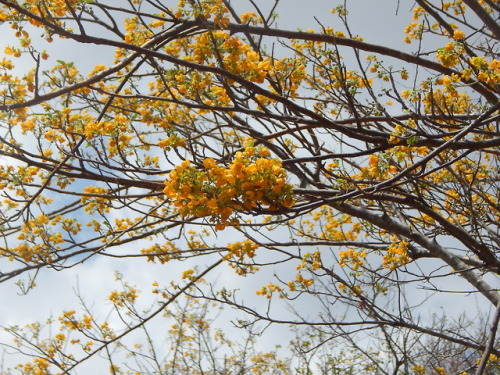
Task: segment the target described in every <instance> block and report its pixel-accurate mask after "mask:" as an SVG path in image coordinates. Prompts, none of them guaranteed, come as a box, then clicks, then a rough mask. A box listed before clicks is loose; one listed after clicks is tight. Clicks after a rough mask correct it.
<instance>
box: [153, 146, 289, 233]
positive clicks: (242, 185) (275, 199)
mask: <svg viewBox="0 0 500 375" xmlns="http://www.w3.org/2000/svg"><path fill="white" fill-rule="evenodd" d="M268 156H269V151H268V150H267V149H265V148H262V147H260V148H256V147H250V146H249V147H246V148H245V150H244V151H243V152H237V153H236V155H235V159H234V160H233V161H232V163H231V164H230V165H229V166H228V167H225V166H220V165H217V164H216V162H215V160H214V159H212V158H207V159H205V161H204V162H203V166H204V170H199V169H197V168H195V167H193V166H191V163H190V161H189V160H185V161H183V162H182V163H181V164H180V165H178V166H177V167H176V168H175V169H174V170H172V171H171V172H170V174H169V177H170V178H169V179H168V180H167V181H165V188H164V189H163V192H164V193H165V195H166V196H167V197H168V198H170V199H172V201H173V204H174V205H175V207H177V209H178V212H179V213H180V214H181V215H182V216H184V217H186V216H196V217H205V216H210V217H211V221H212V222H215V223H216V226H215V229H217V230H222V229H224V228H225V227H227V226H229V225H232V226H237V225H238V224H239V221H238V219H237V218H236V217H234V214H235V212H236V211H243V212H248V211H251V210H253V209H255V208H264V207H265V206H267V208H268V209H269V210H271V211H273V210H277V209H278V208H279V207H291V206H292V205H293V204H294V200H293V195H292V186H291V185H289V184H287V183H286V171H285V170H284V169H283V167H282V165H281V162H280V161H279V160H277V159H269V158H268Z"/></svg>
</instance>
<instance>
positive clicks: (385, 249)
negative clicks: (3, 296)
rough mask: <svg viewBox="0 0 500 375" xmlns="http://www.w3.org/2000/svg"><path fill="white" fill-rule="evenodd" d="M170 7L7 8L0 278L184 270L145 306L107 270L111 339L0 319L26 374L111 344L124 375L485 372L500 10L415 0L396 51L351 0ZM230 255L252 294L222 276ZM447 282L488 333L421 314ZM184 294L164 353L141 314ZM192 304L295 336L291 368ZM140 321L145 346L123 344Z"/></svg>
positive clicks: (198, 0) (81, 328) (77, 328)
mask: <svg viewBox="0 0 500 375" xmlns="http://www.w3.org/2000/svg"><path fill="white" fill-rule="evenodd" d="M165 3H166V2H163V1H157V0H127V1H122V2H119V3H116V2H111V1H104V0H102V1H93V0H90V1H89V0H24V1H19V0H0V4H2V7H1V8H0V20H1V22H2V23H1V25H0V30H1V32H2V35H8V37H7V39H6V40H5V41H4V43H6V45H5V48H4V50H3V52H4V56H3V58H2V60H1V64H0V65H1V66H0V69H1V73H0V74H1V89H0V90H1V93H2V97H3V100H2V103H0V110H1V112H0V116H1V118H0V126H1V129H2V130H1V131H2V133H1V134H0V155H1V157H2V158H3V165H2V166H1V171H0V181H1V182H0V186H1V187H2V192H1V193H0V194H1V195H2V201H1V212H0V215H1V216H0V217H1V233H2V240H3V241H2V243H3V244H2V245H1V247H0V252H1V256H2V272H1V273H0V281H1V282H2V283H4V284H6V283H8V282H9V281H10V280H17V281H18V284H19V285H20V287H21V288H22V291H23V292H25V293H28V292H29V291H30V289H32V288H33V287H34V285H35V278H36V276H37V275H39V274H40V273H46V272H51V271H64V270H66V269H69V268H73V267H79V266H80V265H81V264H82V263H83V262H88V261H92V260H93V259H96V258H99V257H114V258H119V259H127V261H128V262H138V263H140V264H141V266H142V267H147V264H148V263H147V262H156V263H161V264H165V267H166V269H170V268H169V267H177V268H178V267H179V264H182V263H180V262H182V261H186V260H188V261H191V262H194V263H195V264H196V265H197V267H194V268H191V267H190V266H189V267H186V269H185V270H184V272H183V274H182V279H180V280H173V281H172V282H171V283H170V284H169V282H170V280H168V281H162V280H160V283H161V282H164V285H155V288H154V290H153V292H154V294H155V295H157V296H158V300H157V301H156V302H155V303H154V304H153V305H152V306H151V308H150V309H148V310H145V311H143V310H141V309H139V308H137V307H136V305H135V303H136V301H137V298H138V292H137V290H136V289H135V288H134V287H132V286H130V285H129V284H128V283H127V282H125V281H123V279H122V278H121V276H119V279H120V280H122V282H123V289H121V290H120V291H113V292H111V294H110V297H109V299H110V300H111V301H112V302H113V304H114V309H115V310H114V311H115V313H116V315H115V320H116V321H119V322H120V321H121V324H122V325H121V327H120V328H119V329H115V328H113V327H112V325H113V324H112V323H110V321H109V320H102V321H98V319H97V317H95V316H93V313H92V309H91V308H90V307H88V304H86V303H83V302H82V311H81V312H76V311H66V312H63V313H62V315H61V316H60V317H59V318H58V319H54V320H51V321H50V323H49V324H48V325H49V326H53V328H52V329H51V332H52V333H49V336H48V338H46V339H42V334H41V329H42V326H43V325H41V324H38V323H33V324H32V325H29V326H27V327H26V328H18V327H10V328H9V332H11V333H12V334H13V335H14V336H15V337H16V343H15V344H13V346H11V348H14V347H17V348H18V350H19V352H20V353H23V354H24V355H27V356H31V357H33V358H32V359H29V362H27V363H25V364H23V365H20V367H18V371H19V372H20V373H23V374H48V373H64V374H73V373H74V371H75V369H78V368H79V367H80V366H82V365H85V363H87V362H90V361H92V360H93V359H94V358H95V357H97V355H99V354H102V355H104V356H105V357H107V358H108V361H109V364H110V371H111V373H116V374H118V373H140V374H143V373H144V374H160V373H161V374H163V373H169V374H170V373H193V374H198V373H200V374H201V373H211V374H212V373H213V374H215V373H217V374H223V373H224V374H225V373H244V372H249V371H254V372H256V373H262V374H264V373H266V374H267V373H273V372H272V371H276V372H274V373H279V372H280V371H281V373H286V371H289V372H291V373H293V372H294V373H304V374H306V373H314V372H315V371H316V372H318V373H324V374H337V373H339V374H347V373H357V374H360V373H367V374H368V373H369V374H389V373H391V374H396V373H402V374H424V373H426V374H429V373H436V374H445V373H447V372H449V373H452V372H463V373H474V372H475V373H476V374H481V373H491V374H493V373H498V371H499V369H498V363H497V362H498V361H497V357H496V356H499V355H500V349H498V346H496V344H495V343H496V342H497V341H496V338H495V332H496V327H497V324H498V314H499V309H500V297H499V294H498V292H497V290H496V289H495V288H494V287H492V286H491V285H495V284H494V283H495V282H496V281H498V274H499V272H500V271H499V270H500V259H499V254H500V248H499V247H500V225H499V223H500V202H499V199H500V188H499V165H500V153H499V149H498V146H500V129H499V123H498V120H499V107H500V104H499V84H500V60H499V59H498V41H499V39H500V27H499V26H498V23H497V20H498V19H497V16H498V11H499V3H498V0H484V1H478V0H454V1H450V2H439V1H426V0H416V2H415V3H416V4H415V7H414V8H413V9H412V14H413V20H411V22H410V23H409V25H408V27H407V28H406V29H405V30H404V32H405V37H404V38H405V42H407V43H408V46H407V47H406V48H405V47H402V46H393V48H391V46H383V45H380V44H378V43H375V44H374V43H373V40H371V39H370V38H368V39H367V40H366V41H365V40H364V39H363V38H362V37H360V36H358V35H356V34H355V33H354V31H351V30H353V29H352V27H353V23H352V20H351V19H350V18H349V12H348V8H347V7H346V5H339V6H337V7H336V8H334V9H333V10H332V13H333V14H332V15H329V16H328V17H327V16H324V18H323V19H321V18H318V19H317V27H316V29H315V30H312V29H311V30H307V31H300V30H299V31H296V30H293V29H281V28H279V27H278V21H277V20H278V19H277V14H276V12H278V11H279V10H280V6H281V5H280V3H279V1H278V0H276V1H275V2H274V3H273V4H269V3H265V4H262V5H261V6H259V5H258V4H257V3H256V2H254V1H252V0H250V1H248V2H230V1H229V0H180V1H179V3H178V4H177V5H176V4H173V3H172V4H170V3H169V4H165ZM399 5H400V6H401V7H403V6H406V5H403V4H398V6H399ZM284 6H285V5H284ZM381 12H382V10H381ZM390 12H392V13H391V14H390V16H394V10H391V11H390ZM334 17H335V18H334ZM378 17H385V15H384V16H383V15H382V14H381V15H378ZM334 19H335V21H333V20H334ZM354 21H355V20H354ZM326 22H328V23H326ZM332 25H334V26H335V28H333V27H332ZM61 48H70V49H72V50H77V49H88V51H89V53H90V54H92V53H93V52H92V51H93V50H94V49H95V50H96V51H99V52H98V53H96V55H95V56H93V57H94V58H97V59H101V58H102V59H103V60H102V62H103V63H99V64H98V65H95V66H92V68H91V70H90V71H89V72H87V71H86V69H88V66H85V64H78V62H75V61H66V60H60V59H58V58H57V54H58V53H61ZM406 51H407V52H406ZM101 53H102V55H101ZM53 55H54V56H55V57H53ZM109 58H111V60H112V62H106V61H109ZM106 59H108V60H106ZM228 238H229V239H230V240H229V242H228ZM146 261H147V262H146ZM227 266H229V267H231V269H232V270H233V271H234V274H235V275H237V276H238V277H241V278H246V279H248V280H258V282H259V285H257V286H255V283H254V281H251V282H250V281H249V282H248V284H247V285H248V286H250V287H251V288H253V290H254V291H256V293H257V294H258V295H259V296H260V297H261V299H263V300H265V301H266V304H265V306H262V304H261V306H260V307H259V306H258V305H256V304H252V303H247V302H245V298H242V297H241V293H238V291H236V290H234V288H231V287H230V286H229V285H222V286H217V284H214V282H213V281H214V277H213V276H212V275H214V274H217V273H221V272H228V269H227ZM267 269H269V270H270V272H271V273H266V270H267ZM271 274H272V275H271ZM6 285H7V284H6ZM422 289H424V290H427V291H429V293H422ZM430 291H432V292H434V293H430ZM447 295H454V296H457V298H459V297H458V296H464V298H465V297H467V296H468V297H467V298H469V299H467V300H465V301H469V300H470V298H471V297H470V296H471V295H475V296H478V297H477V300H478V301H479V304H480V305H481V306H480V310H482V311H483V313H487V312H488V311H491V312H492V315H491V317H490V323H485V322H484V321H483V324H473V321H474V320H475V316H474V315H473V313H472V308H471V306H470V304H467V306H464V311H463V312H464V314H465V315H464V316H465V318H464V316H462V317H459V316H458V315H457V316H452V314H451V312H446V313H445V314H444V316H441V315H440V314H439V313H438V312H435V311H434V312H435V313H436V314H435V315H434V316H435V317H434V320H432V319H428V318H426V314H425V312H426V311H428V310H425V309H428V308H429V307H427V306H432V305H431V303H432V302H433V301H435V300H436V298H437V299H439V298H442V297H443V296H447ZM28 298H29V295H28ZM182 301H187V302H186V303H188V305H187V307H185V308H180V311H181V313H179V314H181V315H182V316H184V315H186V313H187V312H189V311H190V309H191V308H192V309H193V313H192V317H190V318H189V319H187V318H186V320H181V321H179V322H178V323H176V324H177V327H178V328H179V325H182V324H185V325H187V326H188V329H187V330H188V331H189V330H194V331H196V332H197V334H192V335H189V334H188V333H186V331H183V330H182V329H180V328H179V329H178V330H176V329H174V328H173V330H174V331H173V332H172V331H171V332H170V334H171V338H172V337H174V338H175V337H177V341H175V340H174V341H175V342H176V343H177V344H176V345H177V346H176V345H172V350H174V352H175V351H176V350H182V352H183V353H184V354H185V353H188V354H185V355H186V357H183V358H184V361H183V363H182V364H180V362H179V361H177V362H176V361H174V363H172V362H171V361H170V359H168V360H165V361H163V362H162V360H161V359H160V358H158V357H157V354H155V353H158V352H157V351H156V350H157V349H154V348H155V346H154V345H155V344H153V340H150V335H149V333H148V332H151V331H150V330H151V328H147V327H148V324H150V322H151V321H153V320H154V319H153V318H155V317H156V316H161V315H162V314H163V313H164V312H165V311H170V310H168V309H170V308H171V306H172V305H174V304H182V303H183V302H182ZM202 301H207V302H206V303H208V301H209V302H210V303H215V304H222V305H225V306H229V307H231V308H234V309H236V310H237V311H240V312H243V313H244V314H245V316H246V318H244V319H240V320H238V321H237V322H236V324H237V325H238V326H240V327H246V328H249V329H251V330H250V336H249V340H250V341H248V343H251V342H252V340H254V339H255V334H256V332H255V331H254V329H257V328H255V327H258V323H259V322H261V323H262V322H264V323H269V324H283V325H291V326H292V327H295V329H297V340H294V341H293V343H292V346H291V350H292V352H290V353H291V354H290V356H291V357H293V358H294V361H296V365H288V367H287V366H285V363H287V362H286V361H285V362H284V360H283V359H279V358H278V354H276V353H275V352H269V353H267V354H263V355H261V356H257V357H255V358H257V359H256V360H255V361H253V360H250V362H247V361H248V360H249V358H250V357H248V356H247V354H248V353H250V352H251V351H252V350H253V349H251V346H252V345H251V344H248V345H249V346H248V345H247V346H246V347H245V346H244V343H243V344H241V345H243V346H242V348H243V349H241V350H239V351H238V350H236V349H235V350H236V351H233V354H234V353H239V354H238V355H236V354H234V355H233V356H231V357H230V359H229V360H226V362H224V360H223V359H222V357H217V356H216V355H215V353H217V351H216V350H212V349H210V348H213V347H214V346H213V345H215V346H217V345H219V344H221V347H224V348H225V349H222V352H223V353H228V352H227V350H229V351H230V349H228V348H231V347H234V346H232V345H233V344H230V345H229V344H228V343H229V342H231V343H233V342H234V340H232V339H231V340H229V339H225V338H223V337H224V335H223V332H219V333H218V336H216V338H215V339H214V338H213V336H210V334H209V333H208V331H207V330H205V328H204V327H205V326H204V323H203V322H207V321H209V320H210V319H211V318H210V317H207V316H206V314H205V312H206V311H207V310H206V309H207V308H205V310H203V308H201V307H191V306H192V304H194V305H195V306H208V305H205V304H204V302H202ZM283 304H286V305H287V306H289V307H290V308H291V309H293V310H292V311H294V314H292V315H293V317H292V315H285V314H284V313H283V310H280V309H277V307H279V306H281V305H283ZM305 304H308V306H315V312H314V314H312V313H311V311H310V310H308V309H304V306H305ZM198 308H200V309H201V310H197V309H198ZM203 311H205V312H203ZM198 312H200V314H201V315H199V316H198V315H196V314H197V313H198ZM202 312H203V313H202ZM167 315H168V313H167ZM446 315H450V316H449V317H448V318H446ZM176 316H178V315H176ZM197 316H198V317H197ZM176 319H177V318H176ZM302 327H305V328H306V330H305V331H303V330H301V328H302ZM148 329H149V331H148ZM140 330H143V333H144V334H143V336H141V338H140V339H139V341H140V345H143V346H145V347H148V348H149V352H143V351H141V350H140V346H139V347H138V348H137V350H135V349H130V347H128V346H127V344H126V340H127V337H135V336H134V334H135V333H136V332H138V331H140ZM226 334H227V333H226ZM71 337H75V338H71ZM210 340H215V341H212V342H211V343H210ZM225 340H227V341H225ZM194 343H196V344H197V345H198V346H196V345H194ZM217 343H219V344H217ZM226 344H228V346H224V345H226ZM8 345H11V344H8ZM16 345H17V346H16ZM210 345H212V346H210ZM431 347H432V348H434V349H433V350H429V348H431ZM112 348H115V349H112ZM120 348H121V349H123V351H122V352H120ZM340 348H342V350H341V349H340ZM114 350H117V351H118V352H116V351H114ZM124 352H128V353H129V354H131V355H132V357H133V358H134V360H136V361H137V366H132V365H130V363H132V362H133V361H131V360H130V359H127V358H126V357H124V356H123V355H122V354H123V353H124ZM424 352H425V353H427V354H425V355H424ZM119 353H122V354H119ZM148 353H149V354H148ZM189 353H190V354H189ZM211 353H214V355H213V356H211V355H210V354H211ZM321 353H323V354H321ZM228 355H229V354H228ZM238 356H241V358H239V357H238ZM171 358H180V357H178V356H176V355H175V354H174V355H173V357H171ZM238 358H239V359H238ZM169 361H170V362H169ZM252 361H253V362H252ZM315 362H317V363H319V365H318V366H317V367H315V365H314V363H315ZM249 363H250V364H249ZM292 363H295V362H293V361H292ZM194 364H197V365H196V366H198V367H196V366H195V365H194ZM224 364H226V365H227V366H226V367H224V366H225V365H224ZM127 366H128V369H127ZM183 366H184V367H183ZM259 366H260V367H259ZM293 366H296V367H295V368H294V367H293ZM189 371H191V372H189ZM259 371H260V372H259ZM6 373H9V372H6Z"/></svg>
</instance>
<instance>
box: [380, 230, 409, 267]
mask: <svg viewBox="0 0 500 375" xmlns="http://www.w3.org/2000/svg"><path fill="white" fill-rule="evenodd" d="M391 241H392V243H391V245H389V247H388V248H387V253H386V254H385V255H384V257H383V262H382V267H384V268H388V269H390V270H391V271H393V270H395V269H396V268H398V267H401V266H404V265H405V264H408V263H409V262H410V257H409V256H408V253H407V251H406V249H407V248H408V245H409V243H408V242H407V241H403V240H399V239H398V238H397V237H396V236H393V237H391Z"/></svg>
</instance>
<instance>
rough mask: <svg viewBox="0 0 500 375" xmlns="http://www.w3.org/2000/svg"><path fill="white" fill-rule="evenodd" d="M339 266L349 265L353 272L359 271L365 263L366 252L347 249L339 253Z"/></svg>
mask: <svg viewBox="0 0 500 375" xmlns="http://www.w3.org/2000/svg"><path fill="white" fill-rule="evenodd" d="M339 258H340V259H339V265H340V266H341V267H345V266H347V265H349V266H350V267H351V268H352V269H353V270H357V269H358V268H359V267H361V266H363V264H364V263H365V261H364V258H366V251H357V250H354V249H347V250H345V251H341V252H340V253H339Z"/></svg>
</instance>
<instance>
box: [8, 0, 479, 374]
mask: <svg viewBox="0 0 500 375" xmlns="http://www.w3.org/2000/svg"><path fill="white" fill-rule="evenodd" d="M266 2H267V0H266V1H265V0H261V1H259V2H258V3H259V4H266ZM410 5H412V4H410V3H409V2H403V1H393V0H378V1H374V0H353V1H350V2H349V1H348V2H347V6H348V9H349V11H350V15H349V19H350V20H351V22H350V23H351V25H352V29H351V31H352V32H353V33H354V34H359V35H361V36H364V37H365V40H366V41H367V42H372V43H375V44H381V45H387V46H391V47H397V48H401V49H402V50H404V49H411V48H412V47H411V46H408V45H407V44H405V43H403V41H402V39H403V36H404V35H403V29H404V27H405V26H406V25H407V23H408V22H409V21H410V20H411V13H410V8H409V6H410ZM331 7H332V2H331V1H326V0H310V1H307V2H304V1H303V0H302V1H301V0H282V1H281V3H280V5H279V7H278V8H277V12H278V13H279V15H280V16H279V18H278V20H277V24H278V27H279V28H282V29H291V30H296V29H302V30H305V29H307V28H318V23H317V21H319V23H320V24H322V25H324V26H332V27H334V28H335V29H337V28H338V29H343V26H341V25H339V21H338V19H337V18H336V16H334V15H332V14H330V12H329V10H330V8H331ZM388 15H389V16H388ZM315 17H316V18H317V21H315V19H314V18H315ZM6 43H7V41H6V40H5V39H4V40H3V41H0V49H3V47H4V45H5V44H6ZM70 45H71V43H69V42H66V41H56V42H54V43H53V44H52V45H50V46H47V48H51V54H52V55H53V57H54V59H56V58H60V59H62V60H67V61H76V62H78V65H79V67H80V68H81V69H83V70H84V71H85V68H86V67H88V70H89V71H90V70H91V69H92V67H93V66H94V65H95V64H98V63H103V64H110V62H111V60H112V56H111V55H109V54H108V53H107V51H105V50H100V49H99V47H96V46H93V45H89V46H86V47H85V48H79V49H77V50H74V49H71V48H69V46H70ZM0 162H1V161H0ZM278 233H280V232H278ZM217 235H218V236H219V237H220V241H222V242H226V243H228V242H232V241H236V240H238V239H239V236H238V235H237V233H235V232H231V231H229V230H228V231H224V232H222V233H219V234H217ZM278 235H283V236H285V235H286V234H285V233H284V232H283V233H281V234H278ZM129 246H130V248H129V249H127V250H131V249H132V250H133V248H134V247H135V246H136V247H137V248H140V245H139V244H131V245H129ZM196 261H197V259H196V258H195V259H194V260H193V261H186V262H184V263H183V264H182V265H181V266H179V264H168V263H167V264H163V265H161V264H152V263H146V262H145V261H144V260H140V261H130V260H128V259H115V258H110V257H96V258H94V259H91V260H89V261H87V262H85V263H83V264H80V265H78V266H77V267H75V268H72V269H68V270H64V271H63V272H53V271H50V272H47V271H42V272H40V274H39V276H38V278H37V284H38V286H37V287H36V288H35V289H34V290H33V291H31V292H30V293H29V294H28V295H27V296H22V295H20V294H19V291H18V289H17V288H16V286H15V285H14V284H15V280H12V281H8V282H6V283H4V284H3V285H1V292H0V325H2V326H10V325H24V324H28V323H30V322H33V321H36V320H40V321H44V320H45V319H46V318H47V317H49V316H50V315H55V316H57V315H58V314H60V312H61V311H62V310H71V309H75V307H77V306H78V304H79V300H78V298H77V296H76V293H75V291H76V289H77V288H78V289H79V290H80V292H81V294H82V297H83V298H84V299H85V300H86V301H89V303H90V304H92V306H93V308H94V309H95V311H96V315H97V316H98V317H106V316H107V315H108V314H109V313H110V311H111V310H112V305H111V303H110V302H109V301H107V297H108V295H109V292H110V290H111V289H114V288H117V287H118V285H117V283H116V281H115V276H114V275H115V271H119V272H120V273H122V274H123V275H124V279H125V280H126V281H128V282H130V284H132V285H136V286H137V288H138V289H139V290H141V291H143V292H144V294H145V295H149V291H150V290H151V289H152V283H153V282H155V281H165V280H166V279H178V278H179V277H180V275H181V272H182V271H183V270H184V269H187V268H189V264H190V262H192V264H195V263H196ZM215 274H216V278H217V279H218V283H219V284H221V285H226V284H227V285H231V286H233V287H239V288H241V295H242V296H244V297H243V298H244V299H245V301H247V302H250V303H251V304H254V305H256V306H262V305H263V304H265V303H266V301H265V300H263V299H262V297H257V296H255V289H256V288H255V286H256V285H264V284H265V283H266V280H268V279H269V281H270V279H271V278H272V272H268V273H267V274H264V275H263V274H259V276H258V277H257V276H256V277H248V278H240V277H236V276H235V275H234V273H233V271H232V270H230V269H228V268H227V267H226V268H223V271H220V270H218V271H217V272H215ZM294 274H295V270H291V272H290V275H291V278H293V275H294ZM453 287H456V288H457V289H461V288H462V284H460V282H458V283H457V284H456V285H454V286H453ZM419 293H421V294H426V293H428V292H427V291H423V290H421V291H420V292H419ZM148 298H150V297H146V299H148ZM472 298H473V299H474V302H473V304H474V305H478V306H479V308H481V305H482V303H483V302H482V301H481V300H480V299H476V297H472ZM470 300H471V299H468V300H467V301H470ZM464 301H465V300H464V299H463V298H462V297H457V295H446V296H444V295H443V296H442V298H439V299H437V300H435V302H433V304H431V305H430V306H429V305H426V307H425V308H426V309H428V314H432V312H433V311H439V310H440V309H443V308H446V309H447V312H449V311H453V310H454V309H453V306H454V305H456V306H460V305H462V304H463V303H464ZM308 308H310V309H311V310H314V309H315V307H314V306H309V307H308ZM305 311H307V308H306V309H305ZM283 313H284V314H285V313H286V312H285V311H284V312H283ZM234 317H235V315H234V311H231V310H230V309H229V311H228V312H227V315H224V314H223V315H222V316H221V317H220V318H219V321H222V325H226V324H227V321H228V320H230V319H234ZM287 331H288V329H287V328H285V329H284V330H280V329H279V328H276V331H275V330H274V328H272V329H271V330H269V331H268V332H267V335H265V336H263V338H262V344H261V345H262V347H263V348H264V349H272V348H273V347H274V345H276V344H280V343H282V341H283V337H286V335H287V334H288V335H289V332H287ZM277 332H279V333H277ZM277 337H279V340H276V338H277ZM288 337H291V336H290V335H289V336H288ZM8 340H9V338H8V336H7V335H6V334H5V333H4V332H0V341H4V342H5V341H8ZM5 361H6V362H8V361H9V359H7V358H6V359H5ZM88 366H90V367H88V368H87V369H86V370H89V369H92V371H93V373H94V374H96V375H97V374H104V373H107V370H102V369H100V367H99V366H100V365H99V364H96V363H93V364H89V365H88ZM84 371H85V370H83V371H78V373H79V374H84V373H85V372H84Z"/></svg>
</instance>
